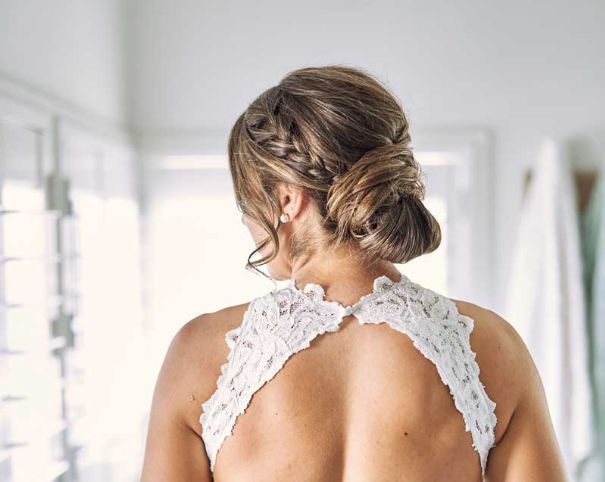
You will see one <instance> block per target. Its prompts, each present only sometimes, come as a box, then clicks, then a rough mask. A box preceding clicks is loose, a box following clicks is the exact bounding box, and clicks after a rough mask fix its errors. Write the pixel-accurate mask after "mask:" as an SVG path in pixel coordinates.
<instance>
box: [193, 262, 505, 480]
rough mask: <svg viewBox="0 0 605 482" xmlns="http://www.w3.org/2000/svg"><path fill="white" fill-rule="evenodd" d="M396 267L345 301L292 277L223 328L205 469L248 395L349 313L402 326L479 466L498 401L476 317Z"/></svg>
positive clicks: (208, 406) (207, 416)
mask: <svg viewBox="0 0 605 482" xmlns="http://www.w3.org/2000/svg"><path fill="white" fill-rule="evenodd" d="M400 275H401V278H400V280H399V281H396V282H394V281H392V280H391V279H389V278H388V277H387V276H380V277H378V278H376V279H375V280H374V283H373V291H372V292H371V293H369V294H367V295H365V296H363V297H362V298H361V299H360V300H359V301H358V302H357V303H355V304H353V305H350V306H343V305H341V304H340V303H338V302H335V301H328V300H326V299H325V292H324V289H323V288H322V287H321V286H320V285H318V284H315V283H308V284H306V285H305V286H304V288H297V287H296V284H295V283H294V280H292V279H291V280H290V281H289V283H288V285H287V286H286V287H284V288H281V289H275V290H273V291H271V292H269V293H267V294H265V295H263V296H260V297H257V298H255V299H253V300H252V302H251V303H250V304H249V306H248V309H247V311H246V313H245V314H244V317H243V321H242V323H241V325H240V326H238V327H237V328H235V329H233V330H231V331H229V332H227V334H226V343H227V345H228V346H229V349H230V352H229V356H228V359H227V361H226V362H225V363H224V364H223V365H222V367H221V372H222V374H221V375H220V376H219V378H218V380H217V388H216V391H215V392H214V393H213V394H212V396H211V397H210V398H209V399H208V400H206V401H205V402H204V403H202V409H203V412H202V414H201V417H200V423H201V425H202V429H203V430H202V434H201V435H202V438H203V441H204V445H205V449H206V452H207V455H208V458H209V460H210V469H211V471H214V462H215V460H216V456H217V453H218V451H219V449H220V447H221V445H222V444H223V442H224V440H225V438H227V437H228V436H230V435H232V431H233V427H234V425H235V423H236V419H237V417H238V416H239V415H241V414H242V413H244V411H245V410H246V407H247V406H248V404H249V402H250V400H251V398H252V395H253V394H254V393H255V392H256V391H257V390H259V389H260V388H261V387H262V386H263V384H265V383H266V382H269V381H270V380H271V379H272V378H273V377H274V376H275V375H276V373H277V372H279V370H280V369H281V368H282V367H283V366H284V363H285V362H286V361H287V360H288V358H289V357H291V356H293V355H294V354H296V353H297V352H299V351H301V350H304V349H305V348H308V347H309V346H310V344H311V341H312V340H313V339H315V338H316V337H317V336H319V335H321V334H322V333H325V332H335V331H338V329H339V327H340V323H341V321H342V320H343V318H344V317H345V316H347V315H349V314H352V315H354V316H355V318H356V319H357V320H358V321H359V323H375V324H376V323H387V324H388V325H389V326H391V327H392V328H393V329H395V330H397V331H399V332H401V333H404V334H406V335H407V336H409V337H410V338H411V340H412V341H413V344H414V346H415V347H416V348H417V349H418V350H420V352H422V354H423V355H424V356H425V357H426V358H428V359H429V360H430V361H432V362H433V363H434V364H435V366H436V368H437V371H438V372H439V375H440V377H441V380H442V381H443V383H444V384H445V385H447V386H448V387H449V391H450V393H451V395H452V397H453V401H454V403H455V406H456V408H457V409H458V410H459V411H460V413H461V415H462V416H463V418H464V422H465V426H466V431H467V432H468V431H470V432H471V434H472V439H473V448H474V449H475V450H476V451H477V452H478V453H479V456H480V462H481V472H482V474H485V467H486V464H487V457H488V453H489V451H490V449H491V448H492V447H493V446H494V445H495V443H494V439H495V438H494V429H495V426H496V422H497V420H496V414H495V411H494V409H495V407H496V403H495V402H493V401H492V400H491V399H490V398H489V397H488V395H487V393H486V391H485V387H484V385H483V383H481V381H480V380H479V366H478V364H477V362H476V360H475V357H476V354H475V352H473V350H472V348H471V346H470V333H471V331H472V330H473V327H474V321H473V319H471V318H469V317H467V316H464V315H461V314H460V313H459V312H458V310H457V307H456V305H455V303H454V302H453V301H452V300H451V299H449V298H448V297H446V296H444V295H442V294H439V293H436V292H434V291H432V290H430V289H428V288H425V287H423V286H422V285H420V284H417V283H415V282H413V281H412V280H410V279H409V278H407V277H406V276H405V275H404V274H403V273H401V272H400Z"/></svg>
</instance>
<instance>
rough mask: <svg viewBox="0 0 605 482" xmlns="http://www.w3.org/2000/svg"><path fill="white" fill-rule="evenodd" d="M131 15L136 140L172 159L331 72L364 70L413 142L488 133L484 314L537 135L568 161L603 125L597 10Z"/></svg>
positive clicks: (501, 282) (556, 6) (512, 6)
mask: <svg viewBox="0 0 605 482" xmlns="http://www.w3.org/2000/svg"><path fill="white" fill-rule="evenodd" d="M131 6H132V9H131V11H130V15H129V26H130V28H129V29H128V31H129V40H130V45H131V48H132V57H131V59H132V63H131V64H130V68H131V71H130V74H131V77H130V79H131V81H132V85H131V92H132V94H133V97H132V105H131V115H132V120H133V124H134V127H135V128H136V129H137V131H138V132H139V134H140V135H141V136H142V138H143V139H146V140H149V139H152V141H153V139H157V138H158V137H157V136H158V135H160V134H161V135H162V136H163V138H164V139H165V140H166V142H172V144H173V145H174V147H175V148H176V147H177V146H178V148H179V149H180V150H181V151H182V150H184V149H187V147H186V146H185V145H186V144H187V143H190V144H191V147H190V148H189V149H190V150H191V151H195V150H196V149H197V147H198V146H199V145H201V144H202V142H203V141H202V140H201V139H203V138H204V137H205V134H204V133H205V132H206V131H207V130H212V131H219V132H222V135H223V136H224V138H225V140H226V136H227V129H228V128H229V127H230V126H231V124H232V123H233V122H234V121H235V118H236V116H237V115H238V114H239V113H240V112H241V111H242V110H243V109H244V108H245V107H246V105H247V104H248V103H249V102H250V101H251V100H252V99H253V98H254V97H256V96H257V95H258V94H259V93H260V92H261V91H262V90H264V89H266V88H268V87H269V86H271V85H274V84H276V83H277V82H278V81H279V78H280V77H281V76H282V75H284V74H285V73H286V72H287V71H288V70H291V69H294V68H297V67H300V66H304V65H314V64H326V63H331V62H334V63H347V64H351V65H357V66H361V67H364V68H367V69H369V70H370V71H372V72H374V73H376V74H377V75H378V76H379V77H381V78H382V79H383V80H384V81H385V82H387V84H388V85H389V86H390V87H391V88H392V89H393V90H394V92H395V93H396V94H397V96H398V97H399V98H400V99H401V101H402V103H403V105H404V108H405V109H406V111H407V113H408V115H409V120H410V122H411V133H412V140H413V139H414V132H415V131H416V132H419V131H420V130H422V129H425V128H432V127H441V126H448V125H454V126H487V127H489V128H492V129H493V131H494V135H495V139H496V146H495V182H496V185H495V196H496V200H495V213H494V215H495V221H496V234H495V239H494V242H495V243H496V249H497V250H498V253H499V255H498V258H497V263H496V265H495V266H494V267H493V276H494V293H495V297H494V300H495V301H494V306H493V307H492V308H494V309H502V301H503V300H502V298H501V297H500V296H499V294H500V293H503V290H504V287H505V280H506V278H507V273H508V266H509V264H510V251H511V249H512V243H513V233H514V228H515V218H516V212H517V210H518V209H519V202H520V194H521V180H522V177H521V175H522V170H523V169H524V168H525V167H526V166H527V164H528V163H529V162H530V161H531V160H532V158H533V156H535V155H536V153H537V151H538V148H539V145H540V142H541V140H542V138H543V137H544V136H546V135H552V136H555V137H563V138H565V139H569V140H570V142H573V145H574V146H575V147H574V152H576V153H578V152H581V153H583V154H587V155H588V156H589V157H590V156H592V157H595V156H596V157H598V156H602V155H603V152H602V151H597V152H592V151H593V150H594V149H595V147H594V146H593V144H591V143H592V142H596V141H592V140H591V139H593V138H596V139H602V136H603V132H602V131H603V127H604V125H605V110H604V109H603V106H605V89H604V88H603V86H605V61H604V60H603V59H605V35H603V29H604V26H605V4H604V3H603V2H602V1H601V0H587V1H583V2H568V1H561V0H554V1H544V0H542V1H533V2H527V1H520V0H512V1H508V2H484V1H480V0H471V1H468V0H467V1H456V2H451V1H437V0H422V1H414V2H412V1H391V0H381V1H363V0H347V1H345V0H337V1H335V0H332V1H326V0H322V1H317V0H308V1H306V2H283V1H275V0H270V1H265V2H243V1H241V2H237V5H234V2H220V1H216V0H213V1H200V0H181V1H178V2H176V1H168V0H132V2H131ZM599 130H601V132H599ZM599 136H601V137H599ZM210 137H212V136H210ZM146 140H145V141H143V142H144V143H145V142H147V141H146ZM601 146H602V144H601Z"/></svg>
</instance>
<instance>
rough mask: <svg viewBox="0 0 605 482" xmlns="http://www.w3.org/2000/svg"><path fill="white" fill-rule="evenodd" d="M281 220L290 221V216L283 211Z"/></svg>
mask: <svg viewBox="0 0 605 482" xmlns="http://www.w3.org/2000/svg"><path fill="white" fill-rule="evenodd" d="M279 220H280V221H281V222H282V223H287V222H288V221H290V216H288V215H287V214H286V213H283V214H282V215H281V216H280V217H279Z"/></svg>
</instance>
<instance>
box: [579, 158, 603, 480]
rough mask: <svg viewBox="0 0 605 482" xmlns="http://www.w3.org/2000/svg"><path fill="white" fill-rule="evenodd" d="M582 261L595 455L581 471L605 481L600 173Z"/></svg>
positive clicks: (585, 224)
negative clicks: (592, 401)
mask: <svg viewBox="0 0 605 482" xmlns="http://www.w3.org/2000/svg"><path fill="white" fill-rule="evenodd" d="M580 222H581V229H582V236H581V238H582V241H581V244H582V258H583V259H582V262H583V275H584V289H585V296H586V318H587V319H586V322H587V334H588V356H589V369H590V382H591V385H592V390H593V394H594V396H593V400H594V407H593V409H594V421H595V425H596V426H595V430H594V436H595V444H594V446H595V448H596V450H595V452H594V454H593V455H592V456H591V457H590V458H588V459H587V460H586V461H585V463H584V467H583V469H582V471H581V473H582V477H581V479H580V480H581V481H582V482H602V481H605V177H604V175H603V167H601V169H600V171H599V172H598V174H597V179H596V182H595V185H594V188H593V190H592V194H591V197H590V201H589V203H588V206H587V208H586V210H585V211H584V213H582V215H581V218H580Z"/></svg>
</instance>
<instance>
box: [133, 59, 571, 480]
mask: <svg viewBox="0 0 605 482" xmlns="http://www.w3.org/2000/svg"><path fill="white" fill-rule="evenodd" d="M229 163H230V171H231V175H232V178H233V185H234V189H235V195H236V199H237V202H238V208H239V209H240V210H241V212H242V213H243V216H242V221H243V222H244V224H245V225H246V226H247V227H248V229H249V230H250V233H251V236H252V238H253V240H254V242H255V244H256V246H257V250H255V251H254V252H253V253H252V254H251V256H250V258H251V257H252V255H253V254H254V253H256V252H257V251H258V252H260V254H261V255H263V256H264V257H262V258H261V259H259V260H257V261H255V262H251V261H250V258H249V259H248V264H247V267H250V268H253V269H257V266H259V265H262V264H267V266H268V271H269V272H270V274H271V277H272V278H273V279H277V280H288V283H287V286H284V287H283V288H281V289H277V288H276V289H275V290H273V291H271V292H269V293H267V294H266V295H263V296H260V297H258V298H255V299H254V300H252V301H251V302H250V303H244V304H241V305H237V306H231V307H228V308H224V309H222V310H220V311H217V312H214V313H206V314H203V315H201V316H199V317H197V318H195V319H193V320H191V321H189V322H188V323H187V324H185V325H184V326H183V327H182V328H181V329H180V331H179V332H178V333H177V334H176V335H175V337H174V339H173V340H172V343H171V345H170V348H169V349H168V353H167V355H166V359H165V361H164V364H163V366H162V369H161V371H160V374H159V377H158V381H157V384H156V388H155V392H154V397H153V402H152V410H151V418H150V422H149V431H148V436H147V446H146V453H145V460H144V465H143V475H142V480H143V481H144V482H156V481H157V482H160V481H162V482H172V481H174V482H177V481H178V482H184V481H194V480H195V481H210V480H213V479H214V480H217V481H219V480H220V481H229V482H236V481H303V480H304V481H314V482H316V481H326V482H328V481H329V482H333V481H337V480H356V481H362V480H363V481H379V480H380V481H383V480H384V481H397V480H405V481H421V480H422V481H426V480H431V481H478V480H481V479H482V478H484V477H486V478H487V479H488V480H489V481H490V482H501V481H502V482H504V481H506V482H518V481H524V480H536V481H537V480H544V481H551V482H556V481H563V480H564V476H563V475H562V474H563V469H562V459H561V456H560V453H559V447H558V445H557V441H556V438H555V435H554V430H553V427H552V423H551V420H550V416H549V412H548V408H547V404H546V400H545V396H544V392H543V388H542V384H541V380H540V377H539V374H538V372H537V370H536V367H535V365H534V363H533V361H532V359H531V357H530V355H529V353H528V351H527V348H526V346H525V345H524V343H523V341H522V340H521V339H520V337H519V335H518V334H517V332H516V331H515V330H514V328H513V327H512V326H511V325H510V324H509V323H508V322H506V321H505V320H504V319H502V318H501V317H499V316H498V315H497V314H496V313H494V312H492V311H490V310H488V309H485V308H482V307H480V306H477V305H475V304H472V303H469V302H464V301H461V300H452V299H450V298H447V297H445V296H444V295H441V294H439V293H436V292H434V291H432V290H430V289H428V288H425V287H423V286H421V285H419V284H417V283H415V282H413V281H412V280H410V279H409V278H407V277H406V276H405V275H403V273H401V272H400V271H399V270H398V269H397V268H396V267H395V265H394V263H406V262H407V261H409V260H411V259H414V258H416V257H418V256H421V255H423V254H426V253H430V252H432V251H434V250H435V249H437V247H438V246H439V244H440V240H441V232H440V228H439V224H438V223H437V221H436V220H435V218H434V217H433V216H432V215H431V213H430V212H429V211H428V210H427V209H426V208H425V206H424V204H423V203H422V199H423V198H424V191H425V189H424V184H423V182H422V179H421V178H422V172H421V169H420V166H419V164H418V163H417V162H416V160H415V159H414V155H413V153H412V150H411V147H410V135H409V127H408V122H407V120H406V117H405V115H404V112H403V110H402V108H401V106H400V104H399V103H398V101H397V100H396V98H395V97H394V96H393V94H391V93H389V92H388V91H387V90H386V89H385V87H383V86H382V85H381V84H380V83H379V82H378V81H377V80H376V79H375V78H374V77H373V76H371V75H369V74H368V73H366V72H364V71H362V70H360V69H354V68H349V67H344V66H325V67H318V68H303V69H299V70H296V71H293V72H291V73H289V74H288V75H287V76H286V77H285V78H284V79H282V80H281V82H280V83H279V84H278V85H277V86H275V87H272V88H270V89H268V90H267V91H265V92H263V93H262V94H261V95H260V96H259V97H258V98H257V99H256V100H255V101H254V102H253V103H252V104H250V106H248V108H247V109H246V111H245V112H244V113H243V114H242V115H241V116H240V117H239V118H238V119H237V121H236V123H235V125H234V126H233V128H232V130H231V133H230V138H229ZM259 272H260V271H259ZM261 273H262V272H261ZM218 288H219V287H217V289H218ZM220 288H221V289H228V286H221V287H220ZM479 366H480V367H481V369H480V370H479ZM479 372H480V375H481V376H480V378H479ZM496 406H497V409H496ZM200 409H201V410H200ZM488 462H489V463H488Z"/></svg>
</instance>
